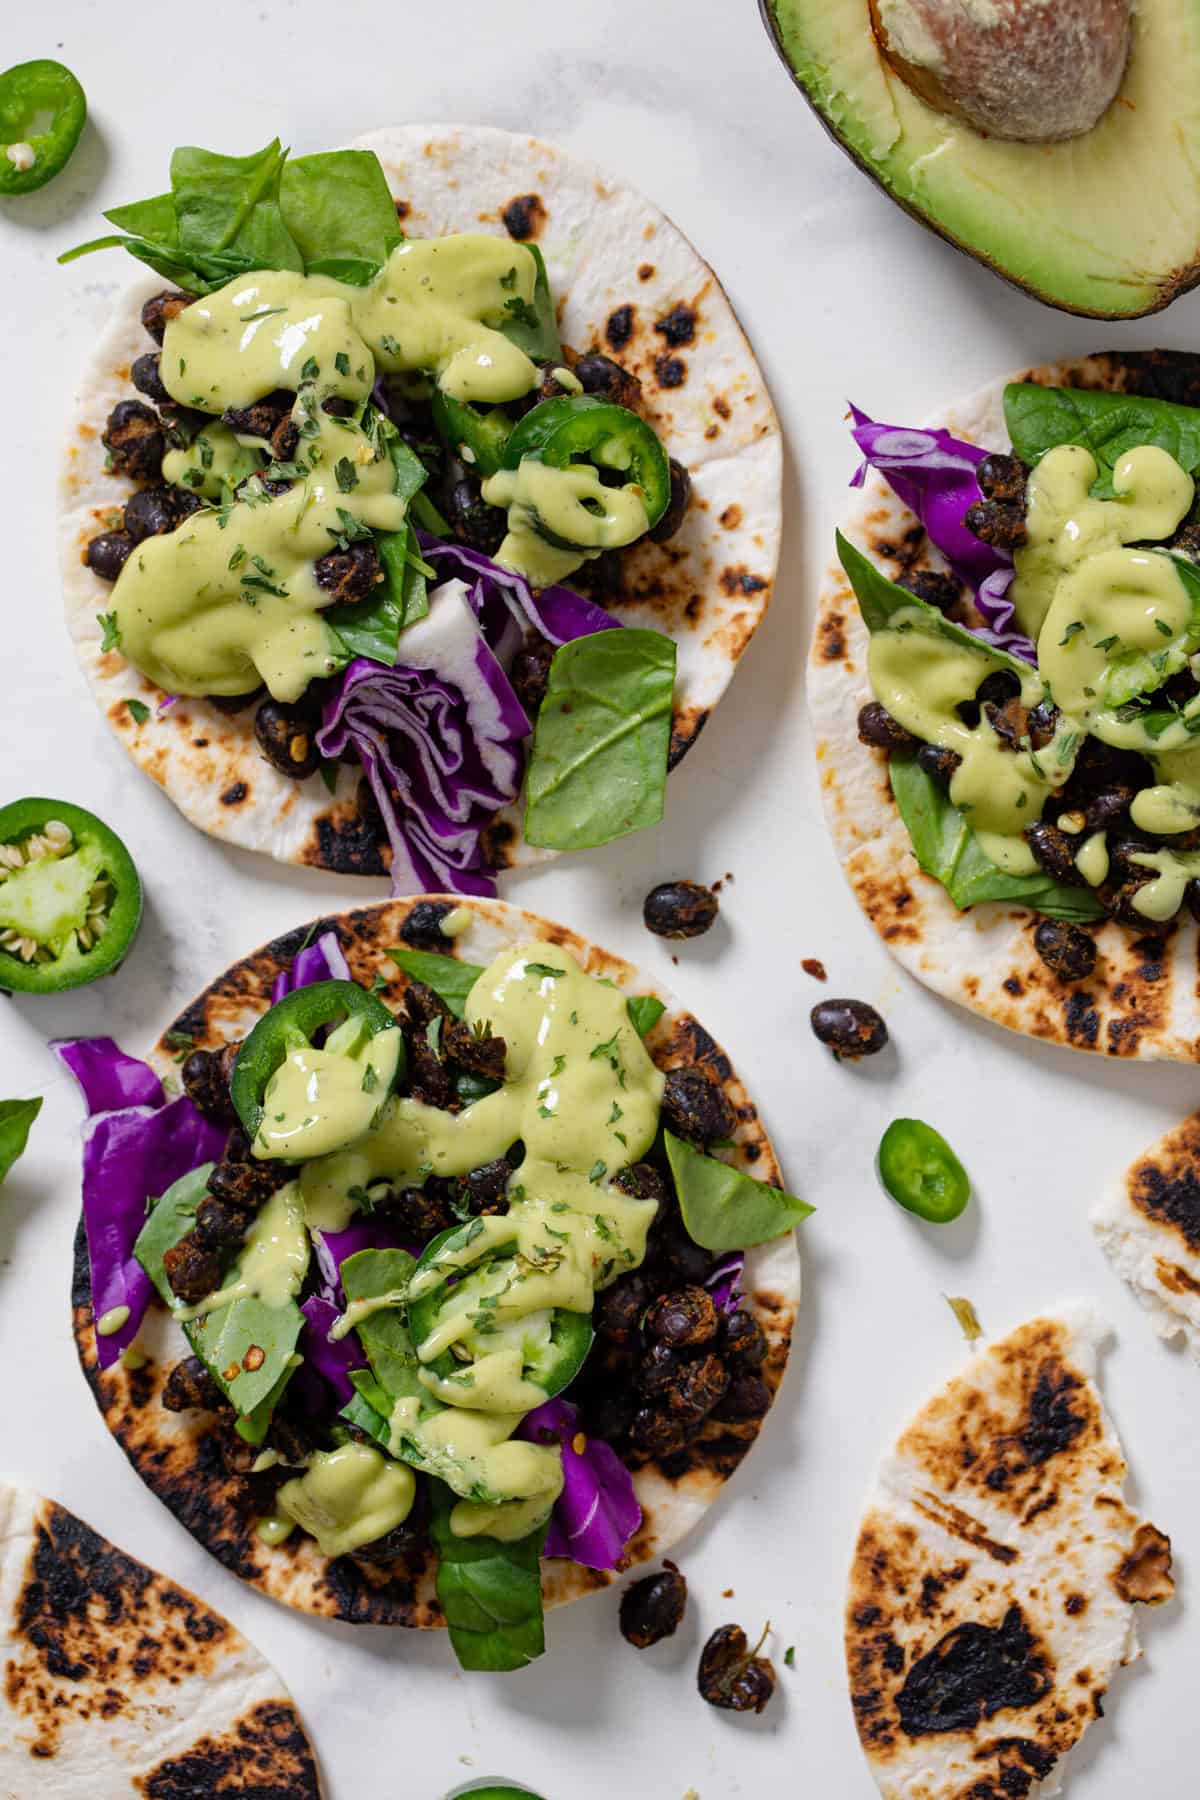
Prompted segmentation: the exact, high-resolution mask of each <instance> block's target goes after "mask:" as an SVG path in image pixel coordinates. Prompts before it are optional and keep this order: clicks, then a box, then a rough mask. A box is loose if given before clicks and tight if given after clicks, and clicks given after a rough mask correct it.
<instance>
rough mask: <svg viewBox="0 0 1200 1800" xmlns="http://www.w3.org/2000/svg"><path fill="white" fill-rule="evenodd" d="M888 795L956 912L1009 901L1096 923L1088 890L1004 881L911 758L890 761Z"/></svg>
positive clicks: (1044, 878)
mask: <svg viewBox="0 0 1200 1800" xmlns="http://www.w3.org/2000/svg"><path fill="white" fill-rule="evenodd" d="M890 773H891V779H892V793H893V794H894V795H895V798H896V805H897V807H898V809H899V812H900V817H901V818H902V819H903V820H904V823H905V825H906V826H907V827H908V835H909V836H910V837H911V839H912V846H913V854H914V855H915V857H916V859H917V861H918V863H919V864H920V865H921V867H922V869H924V871H925V873H926V874H927V875H932V876H933V877H934V879H935V880H936V881H940V882H941V884H942V886H943V887H944V888H945V890H946V892H947V893H948V894H949V896H950V898H951V899H952V900H953V902H954V904H955V906H957V907H958V908H959V909H960V911H961V910H962V909H963V908H964V907H968V906H978V905H979V904H980V903H981V902H982V901H985V900H1011V901H1014V902H1015V903H1016V904H1017V905H1020V906H1028V907H1031V908H1032V909H1033V910H1034V911H1035V912H1040V913H1045V914H1046V915H1047V917H1048V918H1051V919H1065V920H1067V921H1069V922H1071V923H1075V924H1078V923H1083V922H1086V921H1087V920H1088V919H1098V918H1100V917H1101V916H1102V914H1103V910H1104V909H1103V907H1101V905H1100V903H1099V901H1098V900H1097V899H1096V897H1095V895H1094V894H1093V893H1092V891H1091V889H1090V888H1086V887H1078V888H1077V887H1069V886H1067V884H1066V883H1065V882H1061V881H1055V880H1054V878H1053V876H1050V875H1046V874H1042V873H1039V874H1036V875H1008V874H1006V873H1005V871H1004V870H1003V869H999V868H997V867H996V864H995V863H994V862H992V860H991V859H990V857H987V856H985V855H984V853H983V851H982V850H981V849H980V847H979V840H978V839H977V838H976V836H975V833H974V832H973V831H972V830H971V828H970V826H969V825H968V824H967V822H966V820H965V819H964V818H963V816H962V814H961V812H959V810H958V808H957V807H956V806H955V805H954V804H953V803H952V801H951V800H950V797H949V795H948V794H947V793H946V791H945V789H944V788H942V787H940V786H939V785H938V783H937V782H936V781H935V780H934V779H933V777H932V776H930V775H927V774H926V772H925V770H924V769H922V768H921V766H920V764H919V763H918V762H917V760H916V758H915V757H911V756H893V757H892V758H891V763H890Z"/></svg>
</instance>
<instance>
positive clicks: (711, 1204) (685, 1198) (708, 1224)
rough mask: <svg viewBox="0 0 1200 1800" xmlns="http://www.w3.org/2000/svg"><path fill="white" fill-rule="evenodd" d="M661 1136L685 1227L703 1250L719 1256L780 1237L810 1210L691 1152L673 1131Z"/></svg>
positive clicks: (762, 1183)
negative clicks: (664, 1142)
mask: <svg viewBox="0 0 1200 1800" xmlns="http://www.w3.org/2000/svg"><path fill="white" fill-rule="evenodd" d="M663 1137H664V1138H665V1140H666V1146H667V1161H668V1162H669V1163H670V1165H671V1174H672V1176H673V1177H674V1180H675V1192H676V1194H677V1195H678V1196H679V1210H680V1212H681V1213H682V1214H683V1223H684V1227H685V1229H686V1231H687V1234H688V1236H689V1237H690V1238H691V1239H692V1242H693V1243H696V1244H699V1245H700V1246H701V1247H702V1248H703V1249H705V1250H712V1251H713V1252H714V1253H717V1254H724V1252H725V1251H727V1250H748V1249H750V1248H751V1246H752V1245H754V1244H765V1243H768V1242H769V1241H770V1240H771V1239H772V1238H779V1237H785V1236H786V1235H787V1233H788V1232H789V1231H791V1230H793V1229H794V1228H795V1226H797V1225H799V1223H800V1221H801V1220H802V1219H807V1217H808V1215H809V1213H811V1212H812V1211H813V1208H812V1207H811V1206H809V1205H808V1203H807V1201H804V1200H797V1199H796V1198H795V1196H794V1195H792V1194H785V1193H784V1191H783V1189H782V1188H775V1187H768V1185H767V1183H766V1182H765V1181H755V1180H754V1178H753V1176H751V1175H743V1174H742V1172H741V1170H740V1169H733V1168H730V1166H729V1164H728V1163H723V1162H718V1161H717V1159H716V1157H715V1156H705V1155H704V1154H703V1153H702V1152H701V1151H699V1150H694V1149H693V1148H692V1146H691V1145H690V1144H687V1143H685V1142H684V1141H683V1139H682V1138H677V1137H676V1136H675V1134H674V1132H671V1131H664V1132H663Z"/></svg>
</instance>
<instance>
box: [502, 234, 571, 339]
mask: <svg viewBox="0 0 1200 1800" xmlns="http://www.w3.org/2000/svg"><path fill="white" fill-rule="evenodd" d="M525 248H526V249H527V250H530V251H532V253H533V260H534V262H535V263H536V264H537V279H536V280H535V282H534V288H533V304H532V306H531V305H529V303H528V302H527V301H522V300H520V299H515V298H514V299H513V300H510V301H509V303H508V305H507V307H506V308H505V312H504V317H503V318H502V319H501V320H499V321H498V322H497V330H498V331H500V332H502V333H503V335H504V336H505V337H506V338H507V339H508V341H509V343H510V344H515V345H516V346H517V349H518V350H523V351H524V352H525V354H526V356H528V357H530V358H531V359H532V360H533V361H534V362H561V361H562V340H561V339H560V337H559V335H558V315H557V313H556V312H555V309H554V296H553V294H552V293H551V292H550V277H549V276H548V275H547V273H546V264H545V261H544V260H543V257H542V253H541V251H540V250H539V249H538V247H537V245H536V244H527V245H526V246H525Z"/></svg>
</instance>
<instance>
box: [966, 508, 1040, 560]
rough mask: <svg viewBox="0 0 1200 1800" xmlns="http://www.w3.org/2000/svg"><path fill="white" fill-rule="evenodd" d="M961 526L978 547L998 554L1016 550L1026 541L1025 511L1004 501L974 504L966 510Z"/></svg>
mask: <svg viewBox="0 0 1200 1800" xmlns="http://www.w3.org/2000/svg"><path fill="white" fill-rule="evenodd" d="M963 524H964V525H965V526H966V528H967V530H968V531H969V532H971V533H972V535H973V536H975V537H977V538H978V539H979V541H980V543H981V544H991V545H992V546H993V547H994V548H995V549H997V550H1019V549H1021V547H1022V545H1023V544H1025V543H1027V542H1028V540H1029V532H1028V530H1027V529H1026V525H1025V514H1024V509H1023V508H1022V507H1019V506H1009V505H1007V504H1006V503H1005V502H1004V501H1003V500H977V501H976V502H975V504H974V506H969V507H968V508H967V511H966V514H965V516H964V518H963Z"/></svg>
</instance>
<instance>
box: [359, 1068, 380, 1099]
mask: <svg viewBox="0 0 1200 1800" xmlns="http://www.w3.org/2000/svg"><path fill="white" fill-rule="evenodd" d="M378 1086H379V1073H378V1070H377V1069H376V1068H375V1067H374V1065H373V1064H372V1063H364V1064H363V1072H362V1091H363V1093H364V1094H373V1093H374V1092H375V1089H376V1088H377V1087H378Z"/></svg>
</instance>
